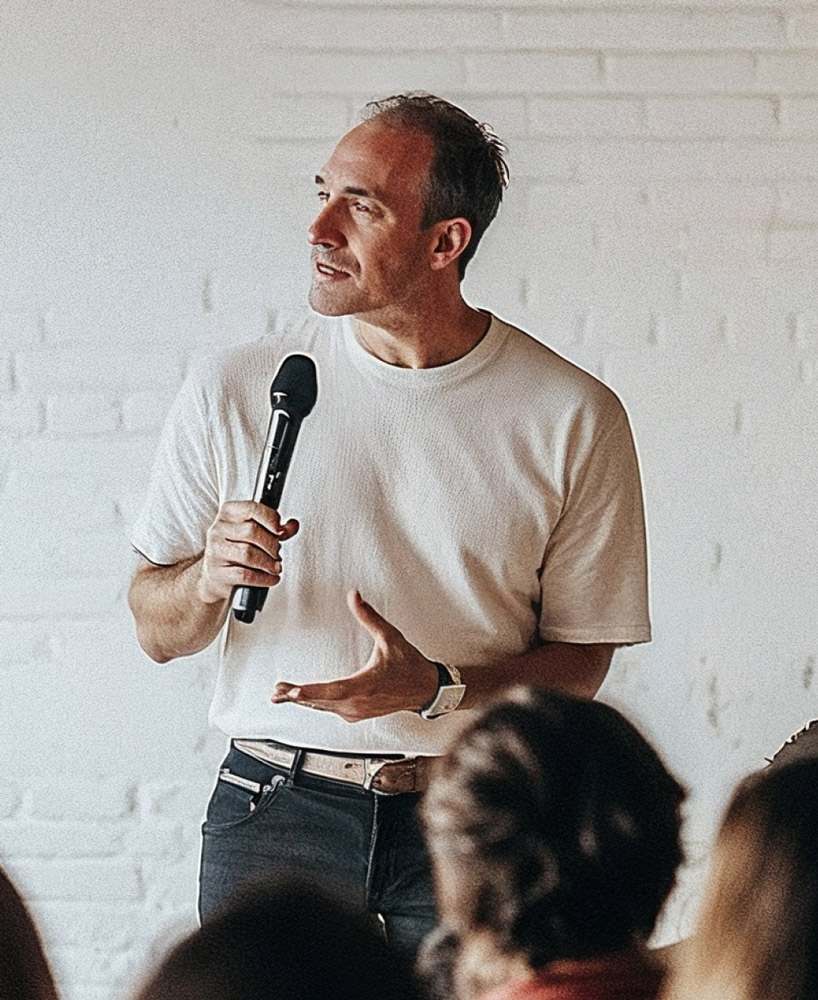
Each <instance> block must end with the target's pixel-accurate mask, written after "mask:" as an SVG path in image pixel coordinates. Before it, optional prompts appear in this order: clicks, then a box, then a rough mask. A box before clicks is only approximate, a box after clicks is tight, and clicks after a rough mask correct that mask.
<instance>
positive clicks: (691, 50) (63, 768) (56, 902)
mask: <svg viewBox="0 0 818 1000" xmlns="http://www.w3.org/2000/svg"><path fill="white" fill-rule="evenodd" d="M816 71H818V10H816V5H815V4H811V3H803V2H792V0H779V2H764V3H762V2H761V0H741V2H737V3H730V4H727V3H726V2H721V0H718V2H717V0H693V2H689V3H686V4H684V5H681V4H678V3H677V2H675V0H648V2H645V3H640V4H635V3H624V2H623V3H620V2H618V0H611V2H608V3H605V4H590V3H588V4H583V3H572V2H570V0H536V2H535V0H485V2H478V0H456V2H454V0H452V2H450V0H437V2H435V3H434V4H433V3H431V2H429V0H377V2H376V0H351V2H347V0H293V2H290V3H279V2H273V0H197V2H196V3H194V4H190V3H186V2H184V0H146V2H144V3H142V4H131V3H126V2H125V0H105V2H102V3H97V2H94V0H36V2H32V0H5V2H4V3H3V4H2V5H1V6H0V93H1V94H2V95H3V97H2V100H1V101H0V134H2V137H3V138H2V142H0V214H1V215H2V219H3V225H2V227H0V524H1V525H2V534H0V597H1V598H2V599H0V704H2V706H3V724H2V726H0V749H2V760H3V764H4V768H5V771H4V773H3V774H2V775H1V776H0V858H2V860H3V862H4V863H5V864H7V866H8V868H9V869H10V871H11V872H12V874H13V875H14V876H15V877H16V878H17V880H18V881H19V883H20V885H21V888H22V889H23V891H24V892H25V894H26V896H27V897H28V898H29V900H30V901H31V905H32V907H33V908H34V910H35V912H36V914H37V916H38V918H39V919H40V921H41V923H42V926H43V928H44V932H45V935H46V938H47V941H48V945H49V948H50V951H51V953H52V955H53V957H54V963H55V966H56V968H57V971H58V973H59V977H60V980H61V983H62V986H63V989H64V993H65V996H66V998H67V1000H109V998H112V997H114V996H123V995H125V994H126V993H127V991H128V990H129V989H130V988H131V986H132V984H133V983H134V982H135V979H136V977H138V975H139V974H140V972H141V970H142V969H143V968H144V965H145V961H146V959H147V957H148V956H149V955H151V954H155V953H156V951H157V950H160V949H161V948H162V947H164V945H165V943H166V942H167V941H168V939H169V938H171V937H173V936H174V935H175V934H177V933H181V932H182V931H183V930H184V929H186V928H187V927H189V926H190V925H191V923H192V921H193V907H194V899H195V881H196V864H197V849H198V848H197V829H198V825H199V822H200V818H201V811H202V809H203V806H204V803H205V800H206V797H207V794H208V790H209V787H210V784H211V782H212V779H213V774H214V770H215V765H216V762H217V760H218V758H219V754H220V751H221V740H220V739H219V737H218V736H216V735H215V734H212V733H209V732H208V731H207V728H206V722H205V717H206V707H207V701H208V694H209V687H210V684H211V680H212V665H213V655H212V653H210V652H205V653H203V654H200V655H199V656H198V657H194V658H192V659H191V660H190V661H187V662H182V663H178V664H173V665H169V666H166V667H162V668H159V667H157V666H155V665H152V664H151V663H149V662H148V661H147V660H146V658H145V657H144V656H143V655H142V654H141V653H140V652H139V650H138V648H137V646H136V643H135V640H134V637H133V628H132V625H131V622H130V620H129V616H128V613H127V610H126V607H125V603H124V599H125V592H126V588H127V581H128V576H129V571H130V565H131V562H130V554H129V551H128V545H127V538H128V527H129V524H130V523H131V521H132V520H133V518H134V516H135V513H136V510H137V509H138V505H139V502H140V498H141V493H142V489H143V487H144V482H145V477H146V475H147V470H148V468H149V465H150V461H151V457H152V454H153V450H154V447H155V444H156V439H157V435H158V432H159V428H160V426H161V422H162V419H163V416H164V414H165V412H166V411H167V407H168V406H169V404H170V401H171V400H172V398H173V394H174V392H175V391H176V389H177V387H178V386H179V384H180V382H181V379H182V377H183V375H184V372H185V370H186V368H187V365H188V364H189V362H190V359H191V358H193V357H197V356H199V355H201V354H203V353H205V352H207V351H210V350H213V349H214V348H216V347H218V346H220V345H222V344H226V343H233V342H236V341H238V340H242V339H247V338H250V337H254V336H258V335H260V334H261V333H263V332H264V330H265V329H266V328H267V326H268V324H269V322H270V318H271V317H272V316H274V315H275V313H276V312H278V311H291V310H292V309H294V308H300V307H301V305H302V303H303V300H304V292H305V288H306V267H305V261H306V248H305V238H304V230H305V227H306V225H307V222H308V221H309V218H310V214H311V211H312V209H313V191H312V184H311V180H312V176H313V174H314V172H315V169H316V167H317V166H319V165H320V163H321V162H322V160H323V158H324V157H325V156H326V155H327V153H328V150H329V149H330V147H331V145H332V142H333V140H334V138H335V137H337V135H338V134H339V133H340V132H341V131H343V130H344V129H345V128H346V127H347V126H348V125H349V124H351V123H352V122H354V121H355V117H356V114H357V109H358V108H359V107H360V106H361V104H362V103H363V102H365V101H366V100H369V99H372V98H374V97H378V96H384V95H385V94H387V93H391V92H395V91H399V90H403V89H414V88H424V89H429V90H433V91H436V92H439V93H441V94H442V95H443V96H445V97H448V98H450V99H452V100H455V101H458V102H461V103H462V104H463V105H464V106H465V107H466V108H467V109H469V110H471V111H472V112H473V113H475V114H476V115H478V116H479V117H482V118H485V119H487V120H489V121H491V122H492V123H493V124H494V125H495V127H496V128H497V130H498V132H499V133H500V134H501V135H502V136H504V137H505V138H506V139H507V140H508V142H509V146H510V155H509V159H510V164H511V172H512V185H511V189H510V191H509V193H508V196H507V200H506V204H505V205H504V207H503V210H502V215H501V218H500V219H499V220H498V222H497V223H496V224H495V226H494V227H493V229H492V230H491V231H490V233H489V234H488V236H487V238H486V241H485V246H484V248H483V249H482V250H481V252H480V253H479V254H478V257H477V259H476V261H475V263H474V264H473V265H472V267H471V269H470V275H469V278H468V281H467V293H468V295H469V297H470V298H471V299H472V301H474V302H475V303H477V304H480V305H485V306H488V307H491V308H494V309H495V310H496V311H498V312H499V313H501V314H502V315H504V316H505V317H507V318H508V319H510V320H512V321H516V322H519V323H520V324H522V325H524V326H526V327H527V328H528V329H530V330H532V331H533V332H534V333H536V334H537V335H539V336H541V337H542V338H543V339H546V340H547V341H548V342H549V343H551V344H552V345H553V346H554V347H556V348H557V349H558V350H561V351H563V352H565V353H566V354H567V355H568V356H570V357H571V358H573V359H574V360H576V361H578V362H579V363H581V364H584V365H586V366H587V367H588V368H590V369H591V370H593V371H596V372H598V373H600V374H602V375H604V377H606V378H607V379H608V380H609V381H610V382H611V384H612V385H613V386H614V387H615V388H616V389H617V390H618V391H619V392H620V393H621V394H622V396H623V398H624V399H625V401H626V403H627V405H628V408H629V410H630V413H631V415H632V419H633V423H634V425H635V429H636V432H637V437H638V440H639V445H640V450H641V455H642V460H643V466H644V476H645V481H646V488H647V501H648V516H649V522H650V536H651V554H652V563H653V608H654V622H655V632H656V639H655V641H654V643H653V644H652V645H650V646H648V647H638V648H635V649H628V650H622V651H620V652H619V654H618V656H617V665H616V666H615V668H614V670H613V673H612V676H611V678H610V680H609V682H608V683H607V684H606V687H605V689H604V696H605V697H607V698H608V699H610V700H612V701H614V702H615V703H616V704H618V705H620V706H622V707H624V708H625V709H626V710H627V711H628V712H629V713H630V714H631V715H632V716H633V717H635V718H636V719H637V720H638V721H639V722H640V723H641V724H642V725H643V727H644V728H645V729H646V730H647V731H648V732H649V733H650V734H651V735H652V736H653V737H654V738H655V739H656V740H657V741H658V743H659V744H660V746H661V747H662V749H663V751H664V753H665V755H666V757H667V759H668V761H669V762H670V763H671V764H672V765H673V766H674V767H675V768H676V769H677V770H678V772H679V773H680V774H681V775H682V777H683V778H684V780H685V781H686V782H687V783H688V784H689V786H690V788H691V790H692V792H693V800H692V803H691V809H690V827H689V837H690V840H691V843H692V845H693V860H692V863H691V864H690V866H689V867H688V869H687V870H686V872H685V875H684V879H683V886H682V889H681V891H680V892H679V893H678V895H677V897H676V900H675V901H674V903H673V905H672V906H671V908H670V911H669V914H668V917H667V920H666V923H665V928H664V930H663V938H664V939H671V938H673V937H674V936H675V935H676V934H677V933H678V932H679V931H680V929H683V928H684V927H685V926H687V925H688V924H689V922H690V919H691V917H692V914H693V912H694V910H695V899H696V886H697V884H698V882H699V880H700V878H701V872H702V866H701V864H700V857H701V855H702V854H703V853H704V851H705V845H706V843H707V839H708V837H709V836H710V833H711V831H712V827H713V824H714V822H715V820H716V818H717V816H718V812H719V809H720V808H721V805H722V802H723V800H724V796H725V795H726V793H727V791H728V790H729V788H730V787H731V786H732V784H733V782H734V781H735V780H736V778H737V777H738V776H739V775H741V774H742V773H744V772H746V771H748V770H750V769H751V768H753V767H756V766H757V765H759V764H760V763H761V762H762V761H763V759H764V757H765V756H766V755H768V754H769V753H770V752H771V751H772V750H774V749H775V747H776V746H777V745H778V744H779V743H780V742H782V741H783V740H784V738H785V737H786V736H787V735H788V734H789V733H790V732H792V731H793V730H795V729H796V728H798V727H799V726H800V725H801V723H802V722H803V721H804V720H805V719H806V718H808V717H811V716H816V715H818V710H816V698H815V690H816V689H815V661H816V655H818V653H817V652H816V646H817V645H818V639H817V638H816V627H815V609H816V607H817V606H818V593H817V592H816V591H817V590H818V588H817V587H816V583H815V581H816V579H818V547H817V546H816V545H815V544H814V535H815V524H816V522H818V500H817V499H816V497H818V482H816V479H817V478H818V477H817V476H816V462H815V441H816V440H817V439H818V407H816V387H818V334H817V333H816V330H818V282H816V270H818V72H816Z"/></svg>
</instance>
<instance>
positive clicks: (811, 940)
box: [671, 757, 818, 1000]
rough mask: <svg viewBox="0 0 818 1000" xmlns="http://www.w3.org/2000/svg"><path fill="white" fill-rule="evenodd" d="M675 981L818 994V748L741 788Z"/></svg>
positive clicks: (750, 995) (749, 992)
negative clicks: (814, 753) (814, 754)
mask: <svg viewBox="0 0 818 1000" xmlns="http://www.w3.org/2000/svg"><path fill="white" fill-rule="evenodd" d="M691 989H692V990H694V991H695V992H689V990H691ZM671 991H672V995H674V996H676V995H678V996H693V995H695V996H697V997H698V996H701V997H707V998H708V1000H710V998H715V997H719V998H720V1000H721V998H723V1000H814V998H815V997H818V758H816V757H812V758H810V757H807V758H804V759H802V760H797V761H794V762H793V763H790V764H786V765H783V766H781V767H776V768H771V769H765V770H762V771H759V772H757V773H755V774H752V775H751V776H750V777H748V778H746V779H745V780H744V781H743V782H742V783H741V784H740V785H739V786H738V788H737V789H736V791H735V793H734V795H733V798H732V800H731V802H730V804H729V806H728V808H727V812H726V814H725V817H724V820H723V822H722V825H721V829H720V830H719V834H718V837H717V839H716V845H715V848H714V851H713V856H712V860H711V866H710V871H709V873H708V882H707V887H706V890H705V897H704V900H703V903H702V908H701V912H700V916H699V921H698V926H697V929H696V932H695V934H694V937H693V939H692V940H691V941H690V942H688V943H687V944H686V946H685V949H684V951H683V952H682V959H681V962H680V968H679V970H678V973H677V975H676V977H675V979H674V983H673V984H672V985H671Z"/></svg>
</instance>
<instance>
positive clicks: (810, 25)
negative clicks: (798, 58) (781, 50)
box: [787, 10, 818, 47]
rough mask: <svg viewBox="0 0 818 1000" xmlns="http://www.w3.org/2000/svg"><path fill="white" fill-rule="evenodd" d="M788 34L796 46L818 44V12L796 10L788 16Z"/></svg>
mask: <svg viewBox="0 0 818 1000" xmlns="http://www.w3.org/2000/svg"><path fill="white" fill-rule="evenodd" d="M787 22H788V23H787V35H788V38H789V41H790V42H791V43H792V44H793V45H794V46H796V47H798V46H807V45H809V46H812V45H816V44H818V13H816V12H815V11H813V10H796V11H794V12H793V13H791V14H789V16H788V18H787Z"/></svg>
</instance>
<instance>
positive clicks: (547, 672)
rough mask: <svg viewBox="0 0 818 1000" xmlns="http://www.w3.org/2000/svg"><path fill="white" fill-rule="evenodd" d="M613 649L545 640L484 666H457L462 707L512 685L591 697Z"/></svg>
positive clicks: (479, 701)
mask: <svg viewBox="0 0 818 1000" xmlns="http://www.w3.org/2000/svg"><path fill="white" fill-rule="evenodd" d="M614 648H615V647H614V646H612V645H607V644H602V643H594V644H588V645H579V644H577V643H567V642H549V643H545V645H543V646H539V647H538V648H537V649H533V650H531V651H529V652H527V653H522V654H520V655H519V656H513V657H510V658H509V659H507V660H503V661H501V662H498V663H493V664H490V665H488V666H472V667H460V673H461V677H462V680H463V683H464V684H465V685H466V695H465V697H464V699H463V702H462V707H463V708H476V707H478V706H479V705H480V704H482V703H484V702H486V701H488V700H489V699H490V698H492V697H493V696H494V695H496V694H497V693H498V692H500V691H503V690H505V689H506V688H509V687H513V686H514V685H515V684H529V685H533V686H535V687H549V688H556V689H557V690H559V691H565V692H566V693H567V694H573V695H577V696H579V697H582V698H593V696H594V695H595V694H596V693H597V691H598V690H599V688H600V686H601V684H602V682H603V680H604V679H605V675H606V674H607V672H608V667H609V666H610V663H611V657H612V656H613V652H614ZM458 666H459V664H458Z"/></svg>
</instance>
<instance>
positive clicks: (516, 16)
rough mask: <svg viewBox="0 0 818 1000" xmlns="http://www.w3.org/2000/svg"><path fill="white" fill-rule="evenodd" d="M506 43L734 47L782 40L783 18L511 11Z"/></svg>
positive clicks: (526, 45) (750, 13) (711, 12)
mask: <svg viewBox="0 0 818 1000" xmlns="http://www.w3.org/2000/svg"><path fill="white" fill-rule="evenodd" d="M506 41H507V43H508V44H509V45H510V46H512V47H520V48H546V49H547V48H571V49H583V48H593V49H596V48H604V49H628V50H633V49H645V48H647V49H676V50H679V49H682V50H691V49H693V50H695V49H699V48H702V49H723V48H726V49H738V48H748V47H752V48H761V47H764V48H767V47H771V46H778V45H780V44H781V43H782V42H783V41H784V23H783V18H782V17H780V16H779V15H778V14H777V13H775V12H769V13H767V12H760V11H748V12H740V11H727V10H707V11H682V10H675V11H656V10H641V9H640V10H635V9H626V10H622V9H616V8H613V5H611V7H609V8H608V9H605V8H597V9H594V10H590V9H580V10H561V11H536V12H528V11H525V12H524V11H519V12H518V11H510V12H509V13H508V14H507V15H506Z"/></svg>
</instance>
